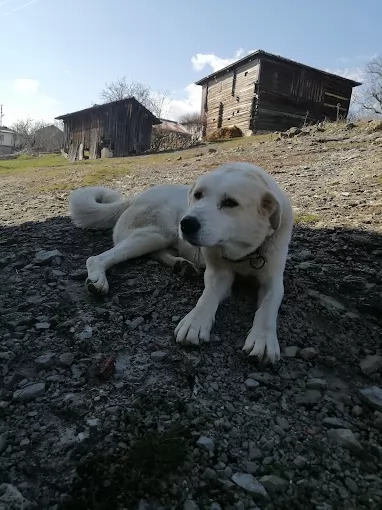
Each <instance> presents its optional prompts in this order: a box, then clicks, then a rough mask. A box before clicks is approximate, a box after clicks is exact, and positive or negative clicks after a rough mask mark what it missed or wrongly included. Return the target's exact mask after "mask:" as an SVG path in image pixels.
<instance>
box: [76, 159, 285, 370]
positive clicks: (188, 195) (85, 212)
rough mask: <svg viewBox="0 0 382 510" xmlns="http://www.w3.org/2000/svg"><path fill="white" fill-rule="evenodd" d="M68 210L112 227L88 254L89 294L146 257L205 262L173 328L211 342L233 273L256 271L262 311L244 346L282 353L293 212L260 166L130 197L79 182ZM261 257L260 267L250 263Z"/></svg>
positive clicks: (82, 222)
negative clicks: (199, 283)
mask: <svg viewBox="0 0 382 510" xmlns="http://www.w3.org/2000/svg"><path fill="white" fill-rule="evenodd" d="M69 208H70V215H71V217H72V220H73V222H74V224H75V225H76V226H78V227H81V228H96V229H99V228H113V227H114V233H113V241H114V248H112V249H110V250H108V251H106V252H104V253H101V254H100V255H97V256H94V257H90V258H89V259H88V260H87V270H88V278H87V280H86V288H87V289H88V291H89V292H92V293H99V294H106V293H107V292H108V289H109V284H108V281H107V277H106V271H107V269H108V268H110V267H111V266H113V265H114V264H117V263H119V262H123V261H125V260H128V259H132V258H136V257H139V256H142V255H149V256H150V257H152V258H153V259H155V260H158V261H160V262H162V263H163V264H165V265H166V266H169V267H172V268H173V269H174V270H178V271H184V270H186V269H190V268H194V269H195V270H197V267H196V266H199V267H205V273H204V283H205V288H204V291H203V293H202V295H201V297H200V298H199V300H198V302H197V304H196V306H195V307H194V308H193V309H192V310H191V311H190V312H189V313H188V314H187V315H186V316H185V317H184V318H183V319H182V320H181V321H180V322H179V324H178V326H177V327H176V329H175V336H176V340H177V342H180V343H183V344H195V345H197V344H199V342H201V341H205V342H208V341H209V337H210V330H211V328H212V325H213V323H214V320H215V314H216V311H217V308H218V306H219V303H220V302H221V301H222V300H223V299H224V298H225V297H226V296H227V295H228V294H229V292H230V289H231V286H232V283H233V280H234V274H235V273H239V274H242V275H244V276H246V275H250V274H254V275H255V276H256V278H257V280H258V282H259V284H260V287H259V295H258V309H257V311H256V314H255V318H254V322H253V326H252V329H251V330H250V332H249V334H248V336H247V339H246V341H245V344H244V347H243V349H244V350H245V351H246V352H247V353H249V354H250V355H251V356H257V357H258V358H260V359H262V358H264V359H268V360H269V361H270V362H275V361H277V360H278V359H279V358H280V347H279V343H278V339H277V334H276V322H277V315H278V310H279V307H280V304H281V301H282V299H283V295H284V286H283V274H284V268H285V263H286V258H287V253H288V246H289V242H290V239H291V233H292V228H293V213H292V208H291V205H290V202H289V200H288V198H287V196H286V195H285V193H284V192H283V191H281V189H280V188H279V186H278V184H277V183H276V181H275V180H274V179H273V178H272V177H271V176H270V175H269V174H268V173H266V172H265V171H264V170H263V169H261V168H259V167H257V166H255V165H252V164H250V163H229V164H224V165H222V166H220V167H219V168H217V169H216V170H214V171H213V172H210V173H207V174H205V175H202V176H201V177H200V178H199V179H198V180H197V181H196V183H195V184H194V185H193V186H191V187H190V186H184V185H174V184H164V185H158V186H154V187H152V188H150V189H148V190H146V191H144V192H143V193H140V194H138V195H135V196H132V197H130V198H128V199H127V200H123V199H122V197H121V196H120V195H119V193H118V192H116V191H112V190H109V189H106V188H100V187H88V188H80V189H78V190H75V191H74V192H72V194H71V195H70V199H69ZM182 220H183V221H182ZM259 257H260V258H261V259H262V260H263V262H264V265H263V266H262V267H261V268H260V266H256V264H254V263H253V262H254V261H255V260H259ZM198 259H199V262H198V263H197V262H196V261H197V260H198ZM240 259H242V260H240Z"/></svg>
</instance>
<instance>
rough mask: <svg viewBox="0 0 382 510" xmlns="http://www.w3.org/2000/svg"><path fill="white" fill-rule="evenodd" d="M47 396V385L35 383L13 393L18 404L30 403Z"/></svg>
mask: <svg viewBox="0 0 382 510" xmlns="http://www.w3.org/2000/svg"><path fill="white" fill-rule="evenodd" d="M44 394H45V383H34V384H30V385H29V386H25V387H24V388H22V389H21V390H17V391H15V392H14V393H13V400H16V401H17V402H29V401H31V400H34V399H35V398H37V397H41V396H42V395H44Z"/></svg>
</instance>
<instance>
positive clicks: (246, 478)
mask: <svg viewBox="0 0 382 510" xmlns="http://www.w3.org/2000/svg"><path fill="white" fill-rule="evenodd" d="M231 480H232V481H233V482H234V483H236V485H238V486H239V487H241V488H242V489H244V490H245V491H246V492H248V493H249V494H252V496H253V497H254V499H259V500H262V501H264V500H267V499H268V497H269V496H268V493H267V491H266V490H265V488H264V486H263V485H262V484H261V483H259V482H258V481H257V480H256V478H254V477H253V476H252V475H250V474H248V473H235V474H233V475H232V477H231Z"/></svg>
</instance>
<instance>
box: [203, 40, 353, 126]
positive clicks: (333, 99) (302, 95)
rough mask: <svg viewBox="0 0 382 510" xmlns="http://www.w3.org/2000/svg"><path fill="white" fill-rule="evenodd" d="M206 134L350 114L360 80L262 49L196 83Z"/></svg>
mask: <svg viewBox="0 0 382 510" xmlns="http://www.w3.org/2000/svg"><path fill="white" fill-rule="evenodd" d="M196 85H201V86H202V117H203V119H204V123H205V127H204V133H203V134H204V135H207V136H208V135H209V134H210V133H212V132H213V131H215V130H216V129H218V128H220V127H230V126H233V125H236V126H238V127H239V128H240V129H241V130H242V131H243V133H244V134H252V133H256V132H259V131H260V132H261V131H278V130H280V131H283V130H286V129H289V128H290V127H292V126H297V127H301V126H302V125H303V124H304V123H306V124H310V123H315V122H318V121H321V120H324V119H325V118H326V119H332V120H334V119H337V117H338V116H340V117H341V118H346V117H347V114H348V111H349V104H350V99H351V95H352V90H353V87H356V86H358V85H361V84H360V83H358V82H356V81H353V80H349V79H347V78H342V77H341V76H337V75H335V74H331V73H327V72H324V71H320V70H319V69H315V68H313V67H309V66H307V65H304V64H299V63H298V62H294V61H292V60H288V59H286V58H283V57H280V56H278V55H272V54H271V53H267V52H265V51H262V50H258V51H255V52H253V53H251V54H250V55H247V56H246V57H244V58H242V59H240V60H238V61H237V62H234V63H233V64H230V65H229V66H227V67H225V68H224V69H221V70H220V71H217V72H214V73H213V74H210V75H209V76H206V77H205V78H203V79H202V80H199V81H198V82H196Z"/></svg>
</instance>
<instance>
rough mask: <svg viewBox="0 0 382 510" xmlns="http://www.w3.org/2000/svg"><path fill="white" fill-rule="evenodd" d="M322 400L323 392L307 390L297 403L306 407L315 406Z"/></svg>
mask: <svg viewBox="0 0 382 510" xmlns="http://www.w3.org/2000/svg"><path fill="white" fill-rule="evenodd" d="M321 399H322V395H321V392H320V391H318V390H307V391H306V392H305V394H304V395H303V396H302V397H300V398H299V399H298V400H297V402H298V403H299V404H301V405H305V406H314V405H316V404H318V403H319V402H320V401H321Z"/></svg>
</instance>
